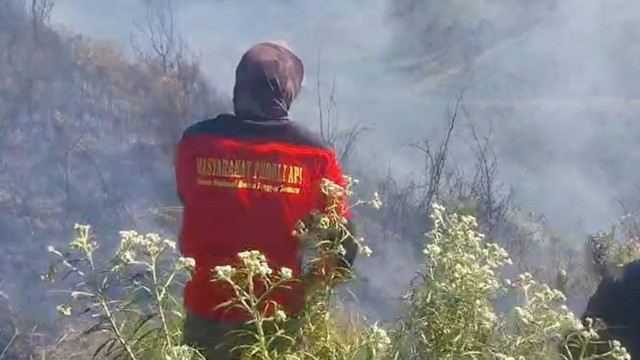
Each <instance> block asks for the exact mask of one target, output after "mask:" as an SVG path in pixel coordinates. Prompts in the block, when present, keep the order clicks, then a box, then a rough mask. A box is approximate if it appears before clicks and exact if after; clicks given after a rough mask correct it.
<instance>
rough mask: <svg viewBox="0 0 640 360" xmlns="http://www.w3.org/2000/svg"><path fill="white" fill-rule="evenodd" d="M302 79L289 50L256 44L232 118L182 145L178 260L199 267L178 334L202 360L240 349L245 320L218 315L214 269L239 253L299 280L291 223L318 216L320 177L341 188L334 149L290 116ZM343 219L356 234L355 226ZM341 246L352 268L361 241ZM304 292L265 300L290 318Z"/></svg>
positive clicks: (200, 129)
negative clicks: (261, 258)
mask: <svg viewBox="0 0 640 360" xmlns="http://www.w3.org/2000/svg"><path fill="white" fill-rule="evenodd" d="M303 77H304V67H303V64H302V62H301V60H300V59H299V58H298V57H297V56H296V55H295V54H294V53H293V52H292V51H291V49H290V48H289V47H288V46H286V45H283V44H282V43H280V42H266V43H260V44H257V45H254V46H253V47H251V48H250V49H249V50H248V51H247V52H246V53H245V54H244V55H243V56H242V58H241V60H240V62H239V64H238V66H237V68H236V73H235V86H234V89H233V106H234V113H233V114H220V115H218V116H217V117H215V118H214V119H210V120H205V121H201V122H198V123H196V124H194V125H191V126H189V127H188V128H187V129H186V130H185V131H184V133H183V135H182V138H181V139H180V142H179V144H178V148H177V152H176V160H175V171H176V184H177V192H178V196H179V198H180V200H181V202H182V204H183V207H184V210H183V219H182V227H181V229H180V234H179V246H180V251H181V254H182V256H184V257H190V258H193V259H194V260H195V270H194V272H193V274H192V276H191V279H190V280H189V282H188V283H187V284H186V286H185V290H184V306H185V308H186V320H185V325H184V335H183V336H184V342H185V343H186V344H187V345H191V346H194V347H196V348H199V349H203V352H204V353H205V356H207V358H210V359H214V358H215V359H231V358H234V357H233V356H237V354H233V355H232V354H231V352H230V351H229V349H230V347H231V346H235V345H237V344H234V343H232V342H229V343H227V342H225V341H224V339H223V337H224V334H226V333H228V332H229V331H232V330H237V329H241V328H242V326H243V325H244V323H245V322H246V320H248V318H247V314H245V313H243V311H242V310H241V309H237V308H216V307H217V306H218V305H220V304H223V303H225V302H226V301H227V300H229V299H230V297H231V296H232V292H231V290H230V289H229V287H228V286H226V284H223V283H220V282H212V269H214V268H215V266H218V265H227V264H230V265H234V264H237V262H238V256H237V254H238V253H240V252H242V251H247V250H258V251H260V252H261V253H262V254H264V255H265V256H266V258H267V261H268V263H269V264H270V266H271V267H272V268H273V269H279V268H281V267H287V268H290V269H291V270H292V272H293V276H294V277H296V276H297V275H300V273H301V261H302V260H301V258H302V254H301V250H302V249H301V246H300V244H299V242H298V239H297V238H296V236H295V234H294V230H295V225H296V223H297V222H298V221H299V220H303V219H304V218H305V217H306V216H307V215H309V214H310V213H311V212H312V211H314V210H323V208H324V206H325V200H326V199H325V197H324V196H323V195H322V193H321V190H320V184H321V182H322V180H323V179H329V180H331V181H333V182H335V183H337V184H343V179H342V173H341V169H340V166H339V164H338V161H337V159H336V156H335V153H334V151H333V149H331V148H330V147H328V146H327V145H326V144H325V143H324V142H323V140H322V139H321V137H320V136H318V135H317V134H315V133H313V132H311V131H310V130H308V129H307V128H305V127H304V126H302V125H301V124H299V123H295V122H293V121H291V120H290V119H289V110H290V107H291V104H292V103H293V101H294V100H295V99H296V97H297V96H298V94H299V92H300V90H301V87H302V80H303ZM346 216H347V218H348V228H349V230H350V231H349V233H350V234H351V235H352V236H353V235H354V231H355V228H354V226H353V222H352V221H351V220H350V217H348V214H346ZM344 247H345V249H346V254H345V255H344V257H343V259H340V262H339V263H338V265H339V266H341V267H343V268H350V267H352V265H353V262H354V259H355V257H356V253H357V244H356V243H355V241H353V238H352V237H347V239H346V240H345V243H344ZM304 294H305V287H304V285H303V282H300V283H298V282H296V283H294V284H292V285H291V287H290V289H288V290H283V291H278V292H274V293H272V294H271V295H270V299H271V300H274V301H276V302H278V303H279V304H280V305H281V306H282V307H283V308H284V311H285V313H287V315H289V316H290V317H295V316H296V315H297V314H299V313H300V311H301V309H302V308H303V307H304V299H305V297H304ZM234 338H236V337H234ZM236 340H237V339H236Z"/></svg>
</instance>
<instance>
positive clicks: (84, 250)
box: [43, 225, 201, 360]
mask: <svg viewBox="0 0 640 360" xmlns="http://www.w3.org/2000/svg"><path fill="white" fill-rule="evenodd" d="M75 230H76V233H77V234H76V237H75V238H74V240H73V241H72V242H71V244H70V246H69V249H67V250H65V251H64V252H61V251H58V250H56V249H55V248H53V247H50V248H49V252H50V253H52V254H54V255H55V256H56V258H57V261H56V263H55V264H54V265H51V266H50V267H49V270H48V271H47V273H46V274H45V275H44V276H43V279H45V280H48V281H55V280H56V278H57V275H58V274H59V273H60V271H61V270H62V271H63V275H62V277H61V279H67V278H70V277H71V276H76V277H78V282H77V283H76V284H75V285H74V286H73V289H72V290H70V291H63V292H64V293H67V294H68V295H69V297H68V301H67V302H66V303H64V304H60V305H59V306H58V311H59V313H60V314H61V315H63V316H71V315H73V314H74V313H77V314H78V315H83V314H88V315H90V317H91V318H92V319H95V323H94V324H93V326H92V327H91V328H89V329H88V330H86V331H85V332H83V335H93V334H95V335H98V334H99V335H100V338H101V339H104V341H103V342H102V343H101V344H99V345H98V346H97V348H96V349H95V352H94V354H93V355H94V357H97V356H99V357H100V358H122V357H124V358H127V359H130V360H138V359H160V358H166V359H198V358H201V357H199V354H198V353H197V352H195V351H193V350H190V349H185V348H184V347H182V346H180V326H181V322H182V318H183V315H182V313H181V312H180V309H181V304H180V303H179V301H178V300H177V299H176V298H175V297H174V294H176V293H177V292H178V291H179V290H180V288H181V286H182V283H181V281H183V280H184V279H186V278H187V277H188V276H189V273H190V272H191V271H192V270H193V266H194V261H193V259H188V258H181V257H178V256H177V255H176V244H175V242H174V241H171V240H168V239H162V238H161V237H160V236H158V235H157V234H146V235H140V234H138V233H136V232H134V231H123V232H121V233H120V235H121V241H120V244H119V246H118V248H117V250H116V252H115V254H114V255H113V256H112V257H111V258H109V259H107V261H106V262H104V266H98V265H97V264H96V261H95V260H94V258H95V252H96V250H98V248H99V245H98V242H97V241H96V240H95V238H94V237H93V236H92V235H91V231H90V227H89V226H87V225H76V226H75ZM186 353H189V356H188V357H185V356H184V354H186Z"/></svg>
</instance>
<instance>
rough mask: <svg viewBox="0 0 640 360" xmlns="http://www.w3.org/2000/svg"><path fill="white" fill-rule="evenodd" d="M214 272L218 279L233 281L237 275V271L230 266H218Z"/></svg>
mask: <svg viewBox="0 0 640 360" xmlns="http://www.w3.org/2000/svg"><path fill="white" fill-rule="evenodd" d="M214 270H215V272H216V276H217V278H218V279H231V277H232V276H233V275H234V274H235V269H234V268H233V267H231V266H230V265H223V266H216V267H215V269H214Z"/></svg>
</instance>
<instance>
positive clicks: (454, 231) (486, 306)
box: [392, 205, 628, 360]
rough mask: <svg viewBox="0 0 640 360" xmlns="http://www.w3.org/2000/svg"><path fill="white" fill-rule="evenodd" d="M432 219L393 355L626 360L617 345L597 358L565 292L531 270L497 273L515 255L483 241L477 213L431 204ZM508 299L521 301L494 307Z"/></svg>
mask: <svg viewBox="0 0 640 360" xmlns="http://www.w3.org/2000/svg"><path fill="white" fill-rule="evenodd" d="M431 219H432V220H433V224H434V226H433V229H432V230H431V231H430V232H429V233H428V240H429V241H428V243H427V245H426V246H425V249H424V255H425V265H426V266H425V269H424V271H422V273H421V275H420V277H419V279H418V280H419V282H418V283H417V284H415V285H414V286H413V287H412V288H411V290H410V291H409V293H408V294H407V295H406V297H405V300H406V303H407V304H406V313H405V314H404V316H403V318H402V319H401V320H400V321H399V324H398V325H399V326H398V327H397V329H396V330H395V331H394V333H393V337H392V339H393V355H394V358H395V359H513V360H516V359H523V360H524V359H563V358H564V359H596V358H597V359H628V355H627V354H626V351H625V350H624V349H623V348H622V347H620V344H619V343H615V342H606V343H604V344H599V345H600V349H602V347H603V346H604V347H606V348H607V349H606V351H601V352H599V354H598V355H594V354H593V353H592V351H591V350H593V346H594V344H595V343H596V342H597V341H598V339H597V333H596V332H595V331H592V330H593V328H592V327H591V325H590V324H588V326H587V327H585V325H583V324H582V323H581V322H580V321H579V320H578V319H577V318H576V317H575V316H574V315H573V314H572V313H571V312H570V311H569V310H568V309H567V307H566V305H565V301H566V299H565V297H564V295H563V294H562V293H561V292H560V291H557V290H554V289H551V288H550V287H549V286H547V285H545V284H540V283H538V282H536V281H535V280H534V279H533V277H532V276H531V275H530V274H527V273H525V274H522V275H520V276H518V277H517V279H516V280H515V281H510V280H508V279H502V278H501V277H500V276H499V272H498V271H499V269H500V267H502V266H503V265H505V264H509V263H511V260H510V258H509V256H508V254H507V253H506V251H504V250H503V249H502V248H500V247H499V246H497V245H496V244H493V243H490V242H487V241H485V239H484V236H483V235H482V234H480V233H479V232H478V230H477V223H476V221H475V219H474V218H473V217H471V216H459V215H456V214H452V215H449V214H446V211H445V209H444V208H443V207H441V206H439V205H434V207H433V212H432V214H431ZM505 299H507V300H510V301H515V302H516V306H514V307H513V309H511V311H505V312H502V313H499V312H497V311H496V309H495V304H496V301H497V300H505ZM574 354H577V355H574Z"/></svg>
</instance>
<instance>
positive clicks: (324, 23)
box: [52, 0, 640, 234]
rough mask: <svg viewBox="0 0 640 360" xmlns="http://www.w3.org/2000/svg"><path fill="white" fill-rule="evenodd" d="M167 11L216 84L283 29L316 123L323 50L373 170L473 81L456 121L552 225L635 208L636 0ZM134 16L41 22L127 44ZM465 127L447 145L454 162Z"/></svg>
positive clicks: (118, 8) (303, 117) (123, 3)
mask: <svg viewBox="0 0 640 360" xmlns="http://www.w3.org/2000/svg"><path fill="white" fill-rule="evenodd" d="M531 3H535V4H533V5H532V4H531ZM425 4H428V5H425ZM174 10H175V19H176V21H177V25H178V26H179V30H180V31H181V33H182V35H183V36H184V37H185V39H186V40H187V41H188V42H189V44H190V46H191V47H192V49H193V50H195V51H197V52H198V53H199V54H200V56H201V61H202V65H203V67H204V69H205V71H206V73H207V75H208V76H209V78H210V80H211V81H212V82H213V84H214V85H215V86H216V87H217V88H218V89H219V90H220V92H221V93H222V94H225V93H230V90H231V88H232V86H233V72H234V68H235V65H236V63H237V61H238V59H239V58H240V56H241V54H242V53H243V52H244V51H245V50H246V49H247V48H248V47H249V46H250V45H251V44H253V43H256V42H259V41H263V40H269V39H285V40H287V41H288V42H290V44H291V45H292V47H293V49H294V50H295V51H296V52H297V53H298V54H299V55H300V57H301V58H302V60H303V61H304V63H305V65H306V76H307V77H306V80H305V89H304V92H303V94H302V95H301V97H300V100H299V102H298V103H297V104H296V105H295V106H294V111H293V115H294V117H295V119H296V121H302V122H306V123H308V124H310V125H311V126H316V121H317V92H316V81H317V76H318V74H317V69H318V59H319V56H320V55H321V58H322V74H321V81H322V82H323V91H325V95H327V94H328V92H329V89H330V86H331V83H332V81H333V80H334V79H335V81H336V90H337V94H336V98H337V102H338V110H339V113H338V116H339V121H340V122H341V124H345V125H348V124H350V123H356V122H357V123H366V124H369V125H373V126H375V131H374V132H372V133H370V134H369V136H368V137H366V138H365V139H364V140H363V142H362V143H361V147H360V151H359V153H360V155H361V157H363V159H364V162H363V163H366V164H367V165H370V166H371V168H372V169H380V170H381V171H384V170H386V168H387V166H389V164H391V166H392V168H393V169H394V172H395V173H397V174H408V173H411V172H412V171H414V170H417V169H412V168H411V167H412V166H411V165H410V164H411V161H412V159H413V158H412V156H413V154H412V153H410V152H407V151H406V149H401V148H400V146H401V145H403V144H405V143H407V142H409V141H412V140H419V139H420V138H421V137H426V136H433V133H434V132H441V131H442V130H443V129H444V128H445V125H446V116H447V107H451V106H452V105H453V103H454V102H455V100H456V98H457V96H458V93H459V91H460V90H461V88H462V87H463V86H465V85H466V84H469V88H468V89H467V91H466V93H465V104H466V114H467V115H468V116H466V117H465V119H464V121H465V122H468V121H473V122H474V123H475V124H476V126H478V127H480V128H482V129H483V131H484V132H485V133H487V132H488V131H489V127H491V129H492V134H493V138H494V141H495V146H496V149H497V155H498V159H499V161H500V171H501V175H500V176H501V180H503V181H505V182H506V183H508V184H511V185H513V186H515V187H516V190H517V193H516V194H517V196H516V199H517V200H518V202H519V203H521V204H522V205H523V206H525V207H527V208H530V209H532V210H534V211H536V212H539V213H542V214H544V215H546V216H548V218H549V220H550V224H551V225H552V226H553V227H554V228H556V229H557V230H558V231H559V232H561V233H563V234H583V233H585V232H589V231H594V230H599V229H603V228H606V226H608V224H609V223H610V222H611V221H612V220H613V219H614V218H616V217H617V216H619V215H620V214H621V211H622V207H621V206H620V204H619V203H618V202H617V201H616V199H624V201H625V202H626V203H628V206H631V203H632V202H634V201H635V199H636V196H637V195H638V189H637V186H636V185H635V183H636V181H637V176H638V171H637V165H636V164H637V160H638V158H639V155H640V151H639V150H638V146H636V144H637V139H639V138H640V125H636V122H635V119H636V116H635V114H636V113H637V110H638V109H639V107H640V106H639V102H638V100H637V98H638V94H639V93H640V89H639V87H640V85H639V84H640V82H639V80H640V72H639V71H638V70H637V69H636V68H635V65H636V64H637V61H636V60H637V55H638V54H639V50H640V45H639V43H638V36H639V35H638V34H640V33H639V32H638V30H640V29H639V28H640V26H639V25H638V24H637V21H635V20H634V15H633V14H638V11H639V10H640V5H638V4H637V3H634V2H633V1H597V0H589V1H584V0H563V1H551V0H548V1H539V2H530V1H496V0H494V1H430V2H425V1H422V2H421V1H417V0H400V1H396V2H391V1H385V0H367V1H364V0H355V1H348V2H344V1H337V0H329V1H323V2H322V3H320V2H310V1H304V2H302V1H298V2H296V1H269V2H262V1H223V0H220V1H204V0H181V1H174ZM143 15H144V4H143V2H142V1H133V0H111V1H100V0H59V1H58V2H57V4H56V7H55V9H54V12H53V16H52V20H53V22H54V23H55V24H57V25H61V26H64V27H66V28H67V29H69V30H72V31H74V32H80V33H83V34H86V35H89V36H91V37H93V38H96V39H103V40H108V41H114V42H117V43H119V44H121V45H122V46H123V47H128V46H129V40H130V33H131V32H132V31H134V27H133V24H132V22H133V21H134V20H140V19H141V18H142V17H143ZM213 115H215V114H212V116H213ZM464 132H465V130H464V127H463V126H461V127H460V130H458V137H459V138H461V140H459V141H456V142H455V143H454V151H455V153H456V154H457V160H458V161H460V162H462V163H464V161H465V156H468V151H469V145H468V144H467V141H465V140H463V139H462V138H464V136H465V135H464ZM365 166H366V165H365Z"/></svg>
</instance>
